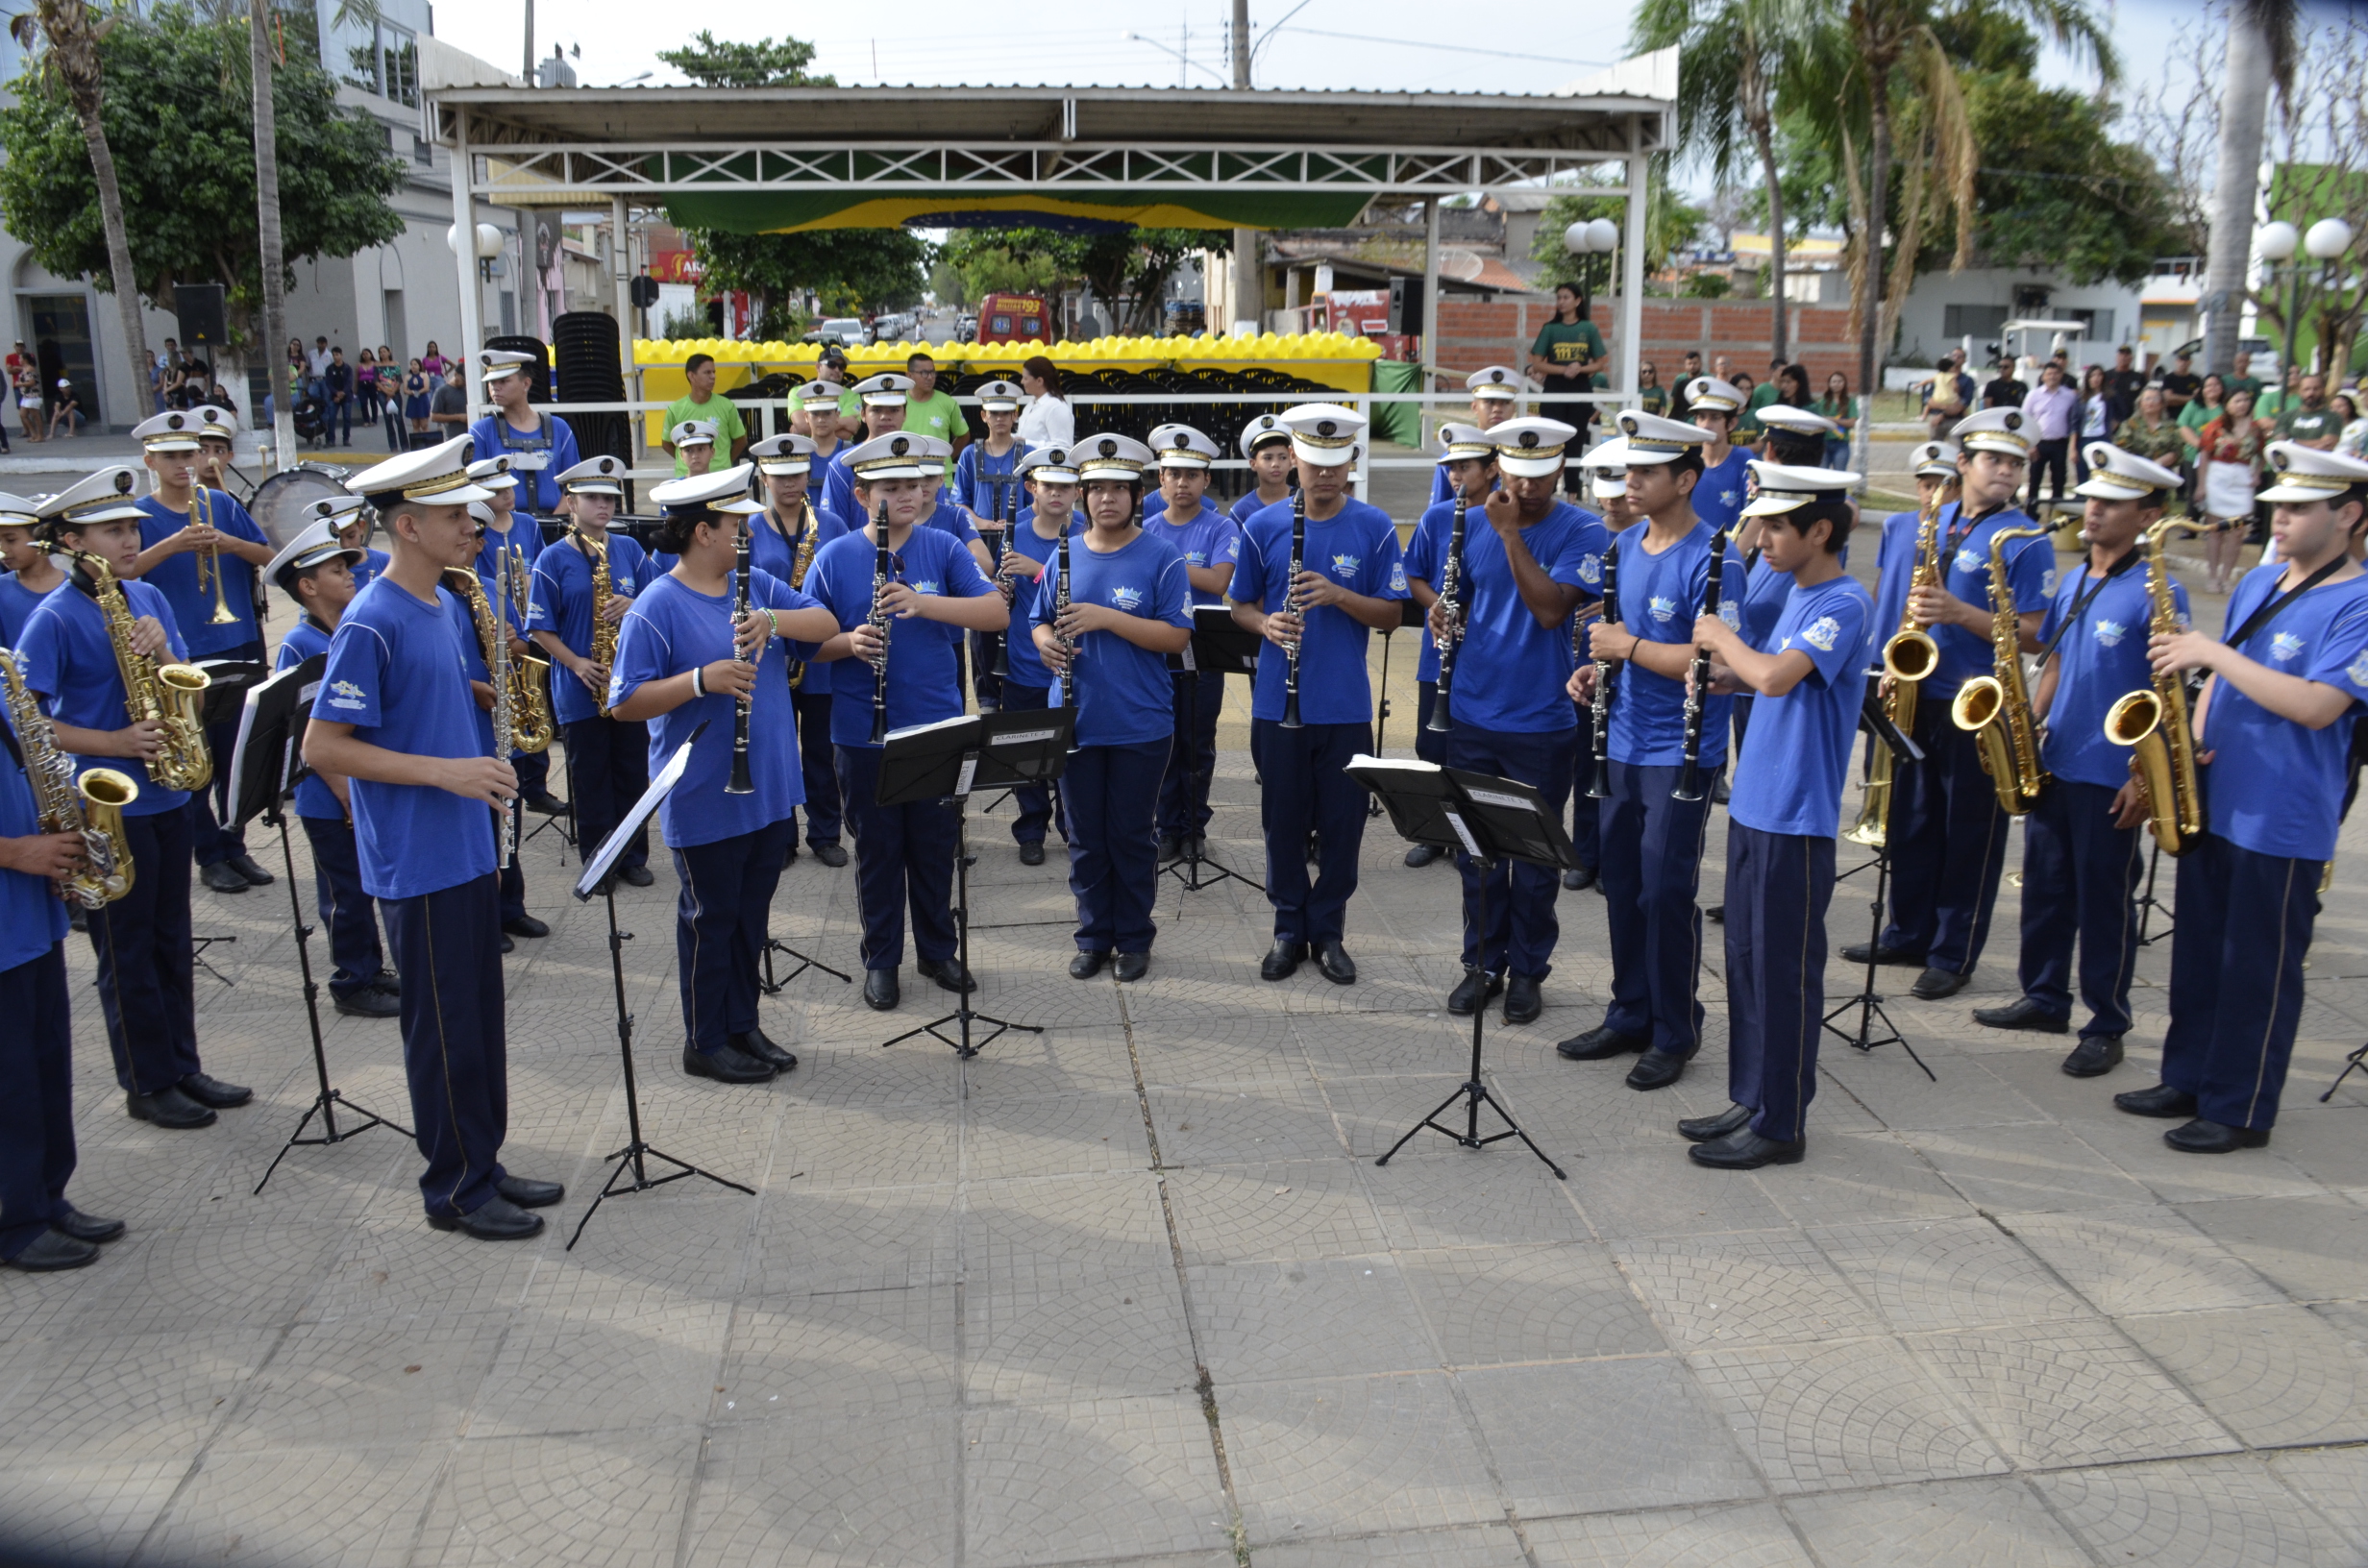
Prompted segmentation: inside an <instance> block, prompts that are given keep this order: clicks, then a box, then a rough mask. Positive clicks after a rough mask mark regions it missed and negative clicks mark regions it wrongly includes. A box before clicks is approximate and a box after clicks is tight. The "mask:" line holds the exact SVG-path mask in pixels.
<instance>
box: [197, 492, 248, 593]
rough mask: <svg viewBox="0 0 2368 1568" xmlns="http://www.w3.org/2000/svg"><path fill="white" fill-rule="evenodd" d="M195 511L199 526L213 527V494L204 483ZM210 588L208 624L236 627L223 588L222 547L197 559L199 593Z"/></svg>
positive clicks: (211, 547)
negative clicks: (211, 592)
mask: <svg viewBox="0 0 2368 1568" xmlns="http://www.w3.org/2000/svg"><path fill="white" fill-rule="evenodd" d="M195 509H196V512H197V515H198V524H197V526H198V527H202V528H210V527H213V492H212V491H211V490H209V489H207V488H206V486H205V485H204V484H203V483H200V484H199V485H198V487H197V504H196V508H195ZM208 587H211V588H212V589H213V614H211V615H210V616H208V617H207V618H206V624H207V625H210V626H228V625H236V623H237V621H238V617H237V615H236V614H235V613H234V612H233V611H232V609H231V601H230V595H229V594H228V593H227V592H225V591H224V588H223V583H222V547H221V546H220V545H208V546H207V547H206V549H205V550H204V551H203V552H201V553H200V554H199V555H198V557H197V591H198V592H199V593H201V594H203V593H204V592H205V591H206V590H207V588H208Z"/></svg>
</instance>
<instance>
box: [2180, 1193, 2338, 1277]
mask: <svg viewBox="0 0 2368 1568" xmlns="http://www.w3.org/2000/svg"><path fill="white" fill-rule="evenodd" d="M2179 1212H2180V1213H2183V1214H2185V1215H2186V1216H2187V1217H2188V1218H2189V1219H2191V1220H2193V1221H2194V1222H2195V1224H2196V1228H2197V1229H2198V1230H2201V1231H2202V1232H2203V1233H2204V1234H2205V1235H2207V1236H2208V1237H2212V1238H2214V1239H2215V1240H2217V1241H2219V1242H2220V1243H2221V1244H2222V1245H2224V1246H2226V1247H2227V1248H2228V1249H2229V1250H2230V1251H2231V1252H2232V1253H2234V1254H2235V1255H2236V1256H2237V1257H2239V1258H2241V1259H2243V1260H2244V1261H2245V1262H2248V1263H2251V1264H2252V1265H2253V1266H2254V1267H2255V1268H2257V1269H2259V1270H2260V1271H2261V1272H2262V1273H2263V1274H2266V1275H2267V1276H2269V1278H2270V1281H2271V1282H2272V1283H2273V1284H2275V1285H2276V1286H2278V1287H2279V1288H2280V1289H2282V1290H2283V1291H2285V1292H2286V1293H2287V1294H2288V1295H2290V1296H2292V1297H2294V1298H2295V1299H2296V1300H2298V1301H2324V1300H2341V1301H2352V1300H2358V1299H2360V1298H2362V1297H2368V1209H2362V1208H2360V1207H2359V1206H2357V1205H2356V1204H2352V1203H2348V1202H2346V1201H2344V1200H2343V1199H2341V1198H2338V1197H2332V1196H2329V1197H2310V1198H2296V1199H2281V1200H2269V1199H2256V1198H2240V1199H2236V1200H2233V1201H2232V1202H2228V1203H2184V1204H2181V1205H2179Z"/></svg>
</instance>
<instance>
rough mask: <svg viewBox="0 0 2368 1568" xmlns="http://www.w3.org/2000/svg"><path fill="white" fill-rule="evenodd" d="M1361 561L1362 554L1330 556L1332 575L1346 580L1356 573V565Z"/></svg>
mask: <svg viewBox="0 0 2368 1568" xmlns="http://www.w3.org/2000/svg"><path fill="white" fill-rule="evenodd" d="M1362 561H1363V557H1362V556H1357V555H1335V556H1333V557H1332V575H1333V576H1336V577H1338V578H1340V579H1341V580H1342V581H1343V582H1346V581H1347V580H1348V579H1349V578H1350V577H1353V576H1356V575H1357V567H1358V566H1359V565H1360V564H1361V562H1362Z"/></svg>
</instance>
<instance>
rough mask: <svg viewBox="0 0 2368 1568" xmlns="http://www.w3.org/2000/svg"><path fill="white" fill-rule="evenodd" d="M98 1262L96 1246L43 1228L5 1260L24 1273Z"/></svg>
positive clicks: (82, 1265) (49, 1270)
mask: <svg viewBox="0 0 2368 1568" xmlns="http://www.w3.org/2000/svg"><path fill="white" fill-rule="evenodd" d="M98 1261H99V1249H98V1248H96V1247H94V1246H92V1245H91V1244H90V1243H89V1242H87V1241H77V1240H76V1239H74V1237H70V1236H61V1235H60V1234H59V1233H58V1232H56V1231H43V1232H42V1233H41V1234H40V1235H38V1236H37V1237H34V1238H33V1240H32V1241H31V1242H30V1243H29V1244H28V1245H27V1246H26V1248H25V1250H24V1251H22V1252H20V1253H18V1254H17V1255H16V1256H15V1257H13V1258H12V1259H10V1260H9V1261H8V1266H9V1267H11V1268H21V1269H23V1270H24V1271H25V1272H26V1273H28V1274H55V1273H58V1272H59V1271H60V1270H62V1269H68V1268H87V1267H89V1266H90V1265H91V1264H92V1263H95V1262H98Z"/></svg>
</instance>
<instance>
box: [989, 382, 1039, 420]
mask: <svg viewBox="0 0 2368 1568" xmlns="http://www.w3.org/2000/svg"><path fill="white" fill-rule="evenodd" d="M1026 396H1027V394H1026V393H1024V392H1023V391H1021V390H1020V388H1019V385H1018V383H1017V382H1014V381H989V382H987V384H986V385H984V386H982V387H980V388H979V389H978V411H979V412H980V413H982V414H1016V413H1018V412H1019V411H1020V400H1021V399H1023V398H1024V397H1026Z"/></svg>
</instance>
